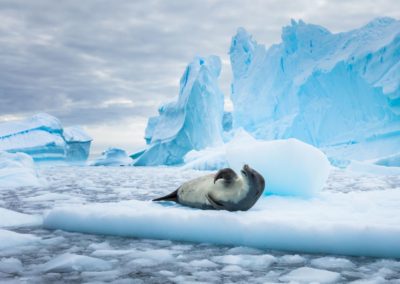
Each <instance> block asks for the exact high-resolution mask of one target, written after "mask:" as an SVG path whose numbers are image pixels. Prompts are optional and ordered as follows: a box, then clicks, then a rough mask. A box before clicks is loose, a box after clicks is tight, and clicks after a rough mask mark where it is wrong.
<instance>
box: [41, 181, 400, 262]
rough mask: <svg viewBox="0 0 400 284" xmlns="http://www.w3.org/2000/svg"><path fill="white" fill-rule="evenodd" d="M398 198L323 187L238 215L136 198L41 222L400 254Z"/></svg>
mask: <svg viewBox="0 0 400 284" xmlns="http://www.w3.org/2000/svg"><path fill="white" fill-rule="evenodd" d="M399 202H400V194H399V191H398V190H394V189H392V190H390V189H388V190H385V191H383V192H382V191H366V192H349V193H324V194H321V195H320V197H319V198H315V199H311V200H304V199H295V198H285V197H278V196H273V197H265V198H263V199H262V200H260V201H259V202H258V203H257V204H256V206H255V207H254V208H253V209H251V210H249V211H247V212H237V213H230V212H224V211H212V210H194V209H191V208H187V207H183V206H179V205H173V204H168V203H167V204H165V205H162V204H156V203H153V202H150V201H138V200H131V201H124V202H117V203H98V204H89V205H80V206H79V205H76V206H74V207H73V208H71V207H59V208H54V209H52V210H51V211H50V212H49V214H48V215H46V216H45V219H44V227H46V228H50V229H62V230H67V231H76V232H83V233H91V234H106V235H118V236H131V237H139V238H152V239H170V240H181V241H191V242H209V243H214V244H224V245H237V246H250V247H256V248H262V249H276V250H286V251H296V252H309V253H329V254H344V255H361V256H362V255H367V256H376V257H400V242H399V241H398V234H399V233H400V227H399V226H398V224H399V223H400V220H399V217H398V216H400V214H399V213H400V212H399V207H398V203H399ZM365 208H368V210H367V211H366V210H365ZM299 220H301V222H299ZM148 224H151V225H148ZM360 235H362V236H363V237H362V238H360V237H359V236H360Z"/></svg>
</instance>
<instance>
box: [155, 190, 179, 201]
mask: <svg viewBox="0 0 400 284" xmlns="http://www.w3.org/2000/svg"><path fill="white" fill-rule="evenodd" d="M153 201H175V202H177V201H178V189H177V190H175V191H174V192H172V193H170V194H168V195H166V196H163V197H159V198H156V199H153Z"/></svg>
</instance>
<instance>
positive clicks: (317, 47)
mask: <svg viewBox="0 0 400 284" xmlns="http://www.w3.org/2000/svg"><path fill="white" fill-rule="evenodd" d="M230 58H231V65H232V71H233V83H232V94H231V99H232V102H233V105H234V112H233V127H234V128H238V127H243V128H244V129H245V130H247V131H248V132H250V133H251V134H253V135H254V136H255V137H256V138H259V139H267V140H270V139H282V138H291V137H294V138H297V139H300V140H302V141H304V142H306V143H309V144H312V145H315V146H317V147H320V148H322V149H324V150H325V151H326V152H327V153H328V155H329V156H331V157H333V160H334V158H339V159H340V158H350V159H373V158H377V157H379V156H387V155H391V154H393V153H396V152H399V150H398V149H400V87H399V85H400V21H396V20H394V19H390V18H379V19H376V20H374V21H372V22H370V23H369V24H367V25H365V26H363V27H361V28H359V29H356V30H352V31H349V32H343V33H337V34H332V33H331V32H329V31H328V30H327V29H325V28H323V27H320V26H317V25H312V24H306V23H304V22H303V21H301V20H300V21H298V22H296V21H292V23H291V25H290V26H287V27H284V28H283V30H282V43H280V44H276V45H272V46H271V47H269V48H266V47H265V46H263V45H261V44H258V43H257V42H256V41H255V40H254V39H253V38H252V36H251V35H250V34H249V33H247V32H246V31H245V30H244V29H243V28H240V29H238V31H237V34H236V35H235V36H234V37H233V38H232V43H231V47H230Z"/></svg>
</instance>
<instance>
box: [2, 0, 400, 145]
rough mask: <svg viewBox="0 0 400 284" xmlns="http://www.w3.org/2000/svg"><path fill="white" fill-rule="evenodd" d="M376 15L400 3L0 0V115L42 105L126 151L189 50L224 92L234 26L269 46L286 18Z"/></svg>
mask: <svg viewBox="0 0 400 284" xmlns="http://www.w3.org/2000/svg"><path fill="white" fill-rule="evenodd" d="M380 16H390V17H393V18H397V19H399V18H400V3H399V1H398V0H364V1H363V0H360V1H355V0H353V1H351V0H349V1H341V0H337V1H325V0H316V1H307V0H300V1H292V0H287V1H282V0H265V1H261V0H258V1H255V0H252V1H243V0H226V1H205V0H203V1H200V0H199V1H188V0H181V1H171V0H168V1H167V0H165V1H152V0H143V1H109V0H105V1H88V0H84V1H83V0H77V1H53V0H48V1H41V0H34V1H25V0H23V1H17V0H10V1H3V0H0V122H4V121H7V120H13V119H18V118H24V117H27V116H30V115H32V114H35V113H37V112H47V113H50V114H52V115H55V116H56V117H58V118H59V119H60V120H61V122H62V123H63V125H65V126H69V125H74V124H80V125H82V126H84V127H85V129H87V131H88V132H89V134H90V135H91V136H92V137H93V138H94V145H93V146H94V147H93V150H94V151H95V152H99V151H102V150H104V149H105V148H106V147H108V146H119V147H123V148H125V149H126V150H128V151H133V150H135V149H137V148H139V147H140V146H142V145H144V140H143V138H142V137H143V135H144V128H145V126H146V122H147V118H148V117H149V116H153V115H156V114H157V108H158V106H159V105H160V103H162V102H163V101H168V100H171V99H172V98H173V97H175V96H177V94H178V84H179V79H180V76H181V75H182V72H183V71H184V68H185V66H186V64H187V63H188V62H189V61H190V60H191V59H192V58H193V57H194V56H195V55H203V56H207V55H210V54H215V55H218V56H220V57H221V59H222V62H223V71H222V75H221V80H220V81H221V89H222V90H223V92H224V93H225V95H226V96H229V83H230V76H231V73H230V66H229V56H228V54H227V52H228V49H229V45H230V40H231V37H232V36H233V35H234V34H235V32H236V30H237V28H238V27H240V26H242V27H245V28H246V29H247V30H248V31H249V32H250V33H251V34H253V37H254V38H255V39H256V40H257V41H258V42H259V43H264V44H266V45H267V46H269V45H271V44H273V43H279V41H280V34H281V28H282V26H285V25H288V24H289V23H290V19H291V18H293V19H303V20H304V21H305V22H308V23H313V24H319V25H322V26H324V27H326V28H328V29H329V30H330V31H332V32H340V31H347V30H350V29H354V28H358V27H360V26H362V25H364V24H366V23H367V22H368V21H370V20H372V19H373V18H375V17H380Z"/></svg>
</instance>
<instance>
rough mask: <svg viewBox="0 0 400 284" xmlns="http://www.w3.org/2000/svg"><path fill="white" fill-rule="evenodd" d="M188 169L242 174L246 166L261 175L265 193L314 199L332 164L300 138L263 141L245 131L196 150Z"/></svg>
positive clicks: (189, 154)
mask: <svg viewBox="0 0 400 284" xmlns="http://www.w3.org/2000/svg"><path fill="white" fill-rule="evenodd" d="M185 163H186V165H185V168H192V169H197V170H217V169H220V168H223V167H225V166H229V167H231V168H233V169H234V170H235V171H236V172H237V173H239V172H240V170H241V169H242V167H243V165H244V164H249V165H250V166H251V167H252V168H254V169H255V170H257V171H258V172H260V173H261V174H262V175H263V176H264V178H265V181H266V187H265V191H264V193H265V194H276V195H287V196H298V197H312V196H314V195H315V194H317V193H318V192H319V191H320V190H321V189H322V188H323V187H324V185H325V182H326V180H327V178H328V175H329V172H330V163H329V161H328V159H327V158H326V156H325V154H324V153H322V152H321V151H320V150H318V149H317V148H315V147H313V146H311V145H308V144H306V143H303V142H301V141H299V140H297V139H287V140H274V141H262V140H256V139H254V138H253V137H251V136H250V135H249V134H248V133H246V132H245V131H237V133H236V135H235V136H234V138H233V139H232V140H231V141H230V142H229V143H227V144H225V145H222V146H220V147H215V148H208V149H205V150H202V151H192V152H189V153H188V154H187V155H186V156H185Z"/></svg>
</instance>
